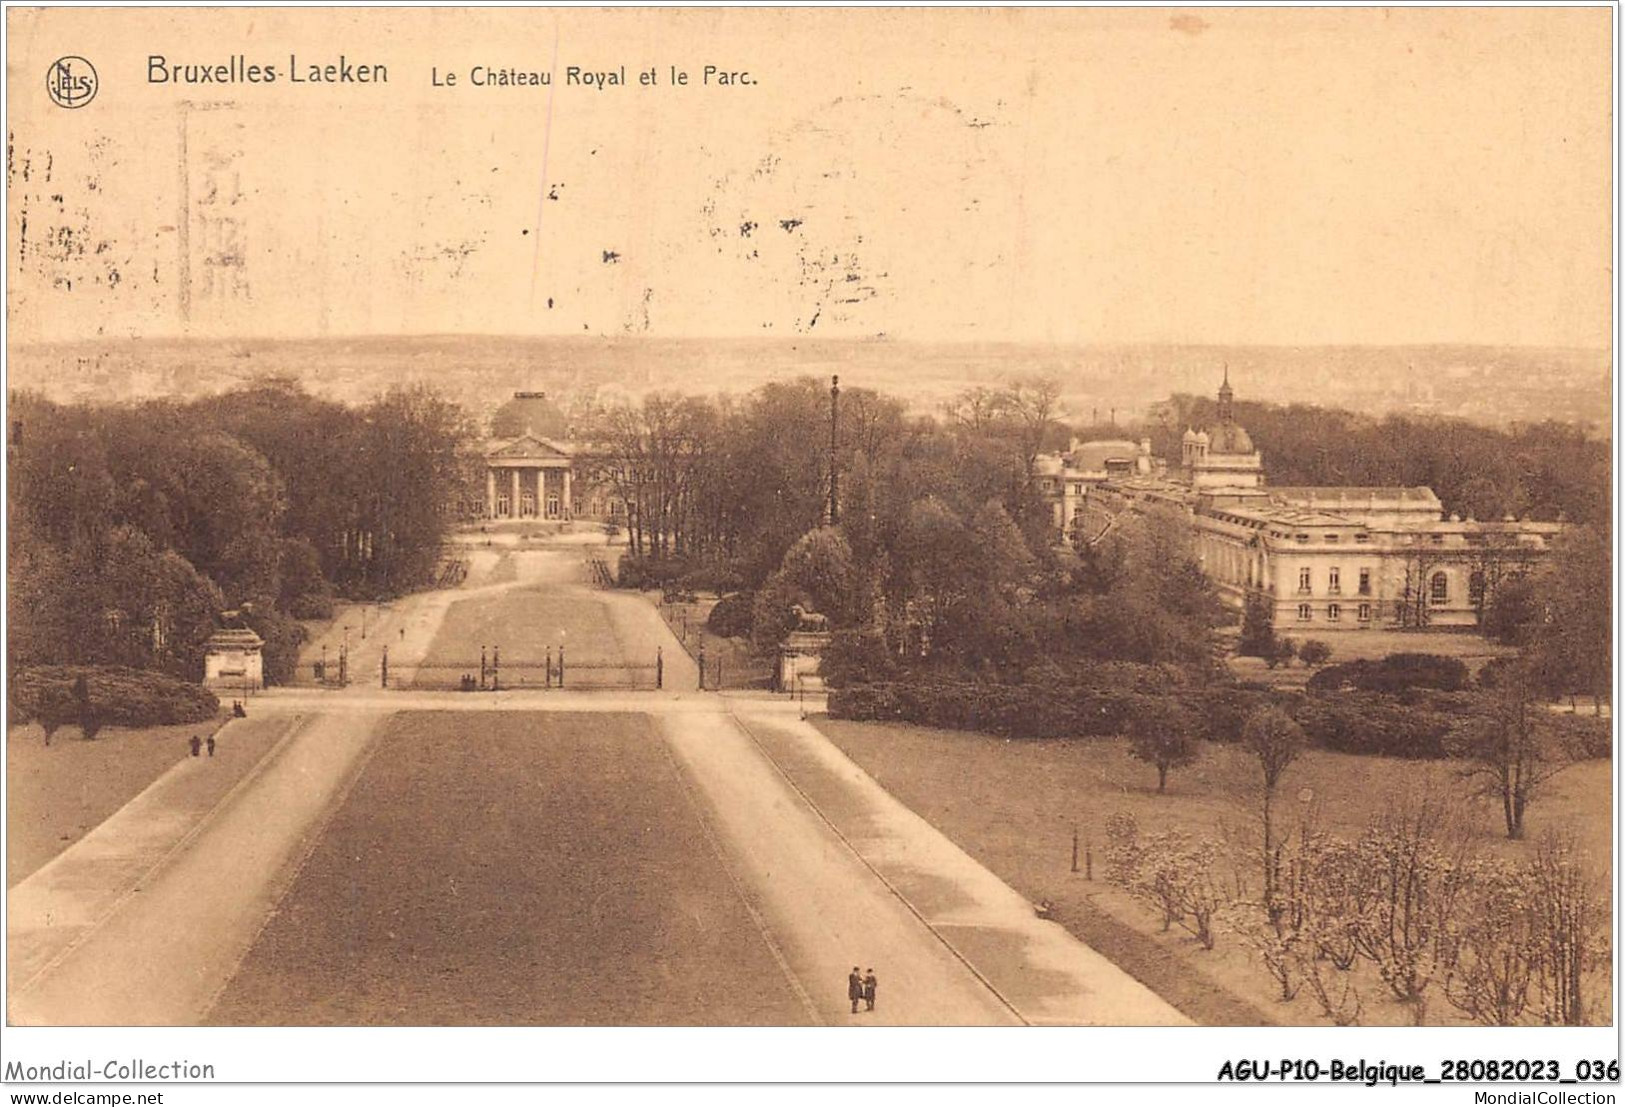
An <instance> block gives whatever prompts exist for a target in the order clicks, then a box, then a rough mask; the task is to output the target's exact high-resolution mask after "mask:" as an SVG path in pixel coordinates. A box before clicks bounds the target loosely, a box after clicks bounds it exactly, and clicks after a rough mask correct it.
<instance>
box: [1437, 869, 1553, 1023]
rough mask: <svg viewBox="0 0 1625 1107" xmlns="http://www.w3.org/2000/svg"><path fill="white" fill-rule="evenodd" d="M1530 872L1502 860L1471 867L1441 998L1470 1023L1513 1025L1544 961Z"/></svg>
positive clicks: (1527, 1001) (1543, 944)
mask: <svg viewBox="0 0 1625 1107" xmlns="http://www.w3.org/2000/svg"><path fill="white" fill-rule="evenodd" d="M1532 875H1533V874H1532V873H1531V872H1530V871H1529V870H1528V869H1527V868H1524V867H1520V866H1517V865H1513V864H1510V863H1508V862H1505V861H1499V860H1491V861H1483V862H1480V863H1479V864H1477V865H1476V866H1474V867H1472V868H1471V869H1470V871H1469V873H1468V880H1467V881H1466V887H1465V889H1464V895H1463V905H1462V909H1461V910H1460V911H1459V912H1458V913H1457V917H1456V920H1455V925H1454V926H1453V927H1452V928H1451V931H1450V937H1449V941H1450V944H1451V948H1450V953H1449V956H1448V957H1447V958H1446V961H1447V969H1446V973H1445V977H1444V981H1443V990H1444V997H1445V999H1447V1000H1448V1001H1449V1002H1450V1004H1451V1005H1452V1006H1454V1007H1455V1008H1456V1009H1457V1010H1459V1011H1461V1012H1462V1013H1463V1014H1465V1015H1467V1016H1468V1017H1469V1018H1471V1019H1472V1020H1473V1021H1474V1022H1478V1023H1482V1024H1483V1025H1485V1026H1513V1025H1516V1024H1517V1023H1518V1021H1519V1020H1520V1019H1521V1018H1522V1016H1523V1013H1524V1010H1525V1009H1526V1008H1527V1007H1528V1006H1529V1000H1530V998H1531V995H1532V990H1533V988H1534V986H1535V984H1536V982H1537V980H1538V978H1539V975H1540V972H1541V969H1542V967H1543V961H1544V958H1545V956H1546V949H1545V943H1544V942H1543V941H1542V933H1541V931H1542V929H1543V927H1542V922H1543V920H1542V918H1541V909H1540V906H1539V905H1538V904H1537V903H1536V902H1535V889H1534V887H1533V886H1532Z"/></svg>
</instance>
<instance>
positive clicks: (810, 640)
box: [778, 630, 830, 692]
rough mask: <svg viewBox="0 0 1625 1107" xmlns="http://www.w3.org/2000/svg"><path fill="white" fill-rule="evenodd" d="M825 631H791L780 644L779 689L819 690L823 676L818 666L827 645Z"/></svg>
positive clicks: (828, 635) (822, 687) (827, 635)
mask: <svg viewBox="0 0 1625 1107" xmlns="http://www.w3.org/2000/svg"><path fill="white" fill-rule="evenodd" d="M829 640H830V634H829V631H827V630H793V631H791V632H790V636H789V637H788V638H786V639H785V640H784V644H783V645H782V646H780V647H779V674H778V675H779V689H780V690H781V691H785V692H794V691H796V690H797V689H801V690H804V691H808V692H822V691H823V690H824V678H823V676H822V675H821V673H820V669H821V666H822V663H823V660H824V650H825V649H827V648H828V647H829Z"/></svg>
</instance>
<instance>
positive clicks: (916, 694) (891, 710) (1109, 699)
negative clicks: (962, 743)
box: [829, 681, 1268, 741]
mask: <svg viewBox="0 0 1625 1107" xmlns="http://www.w3.org/2000/svg"><path fill="white" fill-rule="evenodd" d="M1177 698H1178V699H1179V700H1180V701H1181V702H1182V703H1183V704H1184V705H1185V707H1186V708H1187V709H1188V710H1189V711H1190V714H1191V719H1192V721H1193V722H1194V723H1195V724H1196V727H1197V732H1198V734H1199V736H1200V737H1203V738H1207V739H1209V740H1213V741H1233V740H1234V739H1235V738H1236V737H1237V736H1238V735H1239V734H1240V733H1241V727H1242V723H1243V722H1244V721H1245V720H1246V718H1247V716H1248V715H1249V714H1250V713H1251V712H1252V711H1254V710H1256V709H1257V708H1258V707H1259V706H1261V705H1262V704H1263V703H1264V702H1265V701H1266V699H1267V698H1268V697H1267V694H1266V693H1262V692H1257V691H1253V690H1250V689H1245V688H1237V687H1225V688H1215V689H1209V690H1192V691H1186V692H1184V693H1181V694H1180V695H1179V696H1178V697H1177ZM1143 700H1144V695H1143V694H1142V693H1137V692H1129V691H1121V690H1111V689H1105V688H1070V689H1066V688H1055V687H1048V686H1034V685H1030V684H992V683H980V682H972V681H910V682H885V683H874V684H853V685H848V686H846V687H844V688H835V689H832V690H831V692H830V694H829V713H830V714H831V715H832V716H834V717H835V718H837V719H852V720H855V721H873V722H905V723H919V724H921V725H922V726H935V727H943V728H946V729H950V730H979V731H985V732H986V733H989V734H997V735H1000V736H1002V737H1007V738H1044V737H1070V736H1082V737H1104V736H1106V735H1114V734H1121V733H1123V731H1124V729H1125V728H1126V727H1127V724H1128V722H1129V720H1130V719H1131V718H1132V717H1133V716H1134V713H1135V711H1136V709H1137V708H1138V707H1139V705H1140V704H1141V703H1142V701H1143Z"/></svg>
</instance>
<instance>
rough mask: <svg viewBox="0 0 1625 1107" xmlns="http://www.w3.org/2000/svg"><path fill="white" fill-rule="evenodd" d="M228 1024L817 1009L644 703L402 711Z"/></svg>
mask: <svg viewBox="0 0 1625 1107" xmlns="http://www.w3.org/2000/svg"><path fill="white" fill-rule="evenodd" d="M377 741H378V743H379V744H378V746H377V748H376V752H375V753H374V755H373V756H372V759H371V761H370V762H369V763H368V765H367V768H366V769H365V771H364V772H363V774H362V776H361V777H360V779H359V780H358V781H357V782H356V785H355V787H354V789H353V790H352V791H351V792H350V795H349V797H348V799H347V800H346V801H345V803H344V804H343V806H342V807H341V808H340V809H339V810H338V812H337V813H336V814H335V815H334V817H333V819H332V821H331V822H330V823H329V824H328V826H327V829H326V832H325V834H324V835H323V837H322V839H321V840H320V842H319V843H318V844H317V845H316V848H315V849H314V851H313V852H312V853H311V855H310V858H309V860H308V861H307V863H306V864H305V866H304V869H303V870H302V872H301V873H300V874H299V876H298V878H297V880H296V881H295V883H294V885H293V887H292V888H291V889H290V890H289V892H288V894H287V896H286V898H285V899H284V900H283V902H282V903H281V905H280V906H279V908H278V909H277V911H276V913H275V914H274V915H273V917H272V919H271V920H270V922H269V924H268V925H267V927H266V929H265V930H264V932H263V933H262V934H261V935H260V937H259V939H258V941H257V942H256V943H255V945H254V947H253V948H252V949H251V950H250V952H249V955H248V956H247V958H246V959H245V960H244V962H243V965H242V967H241V969H240V970H239V972H238V974H237V975H236V977H235V978H234V979H233V980H232V982H231V983H230V985H228V987H227V989H226V991H225V992H224V994H223V995H222V997H221V999H220V1001H219V1003H218V1004H217V1005H216V1007H215V1009H214V1010H213V1011H212V1012H211V1015H210V1020H209V1021H210V1022H212V1023H215V1024H224V1025H235V1024H259V1025H266V1024H271V1025H275V1024H292V1025H338V1024H362V1025H526V1024H536V1025H574V1024H589V1025H645V1024H649V1025H734V1024H756V1025H761V1024H767V1025H781V1024H788V1023H804V1022H805V1021H806V1013H805V1011H804V1010H803V1008H802V1007H801V1005H800V1004H799V1002H798V1001H797V1000H796V998H795V996H794V994H793V993H792V991H791V989H790V986H789V984H788V982H787V981H786V980H785V977H784V974H783V972H782V971H781V970H780V968H779V966H778V963H777V961H776V960H775V959H774V957H773V956H772V953H771V951H770V950H769V948H768V946H767V944H766V941H765V940H764V938H763V937H762V935H761V933H760V931H759V930H758V929H757V927H756V924H755V922H754V921H753V920H752V919H751V917H750V915H749V913H748V912H747V910H746V909H745V906H744V904H743V903H742V902H741V900H740V896H739V893H738V891H737V890H736V888H735V887H734V885H733V883H732V880H731V879H730V877H729V875H728V873H727V871H726V869H725V868H724V867H723V865H722V864H721V863H720V861H719V859H718V858H717V856H716V854H715V852H714V850H713V847H712V845H711V843H710V841H709V839H708V838H707V836H706V834H705V831H704V828H703V826H702V825H701V823H700V821H699V816H698V814H697V813H696V811H695V810H694V808H693V806H692V804H691V802H690V800H689V798H688V797H687V795H686V794H685V791H684V788H683V784H682V782H681V780H680V779H679V777H678V775H677V770H676V768H675V767H674V766H673V765H672V763H671V761H670V759H669V758H668V757H667V755H666V752H665V750H664V747H663V740H662V739H661V737H660V736H659V735H658V733H656V732H655V730H654V728H653V727H652V726H651V724H650V723H649V722H648V720H647V719H645V718H644V717H643V716H640V715H612V714H563V713H557V714H555V713H518V712H515V713H501V714H494V715H485V714H481V715H479V716H478V717H477V718H476V717H472V716H470V715H468V714H465V713H457V712H422V713H409V714H401V715H397V716H395V717H394V718H393V719H392V720H391V721H390V722H389V724H387V726H386V728H385V730H384V732H383V733H382V734H380V736H379V738H378V739H377Z"/></svg>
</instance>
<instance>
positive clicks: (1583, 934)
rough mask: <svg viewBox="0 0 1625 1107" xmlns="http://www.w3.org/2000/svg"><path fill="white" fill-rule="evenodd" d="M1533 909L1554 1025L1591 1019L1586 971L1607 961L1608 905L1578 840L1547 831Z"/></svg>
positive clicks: (1545, 1010)
mask: <svg viewBox="0 0 1625 1107" xmlns="http://www.w3.org/2000/svg"><path fill="white" fill-rule="evenodd" d="M1532 868H1533V879H1532V882H1531V883H1532V885H1533V887H1532V889H1531V891H1532V893H1533V894H1532V897H1531V903H1532V905H1533V909H1534V910H1535V911H1537V912H1539V915H1540V925H1539V935H1540V938H1541V940H1542V943H1543V949H1542V950H1541V961H1540V974H1539V991H1540V998H1541V1008H1542V1017H1543V1019H1544V1021H1545V1022H1546V1023H1548V1024H1556V1025H1562V1026H1580V1025H1583V1024H1584V1023H1585V1021H1586V1004H1585V981H1586V975H1587V973H1588V972H1590V970H1591V969H1593V968H1594V967H1596V966H1597V965H1599V964H1602V965H1606V964H1607V954H1608V926H1609V918H1608V910H1607V907H1606V905H1605V904H1604V902H1603V900H1602V898H1601V897H1600V896H1599V895H1598V894H1597V892H1596V889H1595V887H1594V886H1593V883H1592V881H1591V879H1590V878H1589V876H1588V875H1587V874H1586V872H1585V869H1584V867H1583V866H1582V865H1581V862H1580V857H1579V854H1578V850H1577V848H1576V846H1575V843H1574V839H1573V838H1572V837H1568V836H1562V835H1557V834H1546V835H1544V836H1543V837H1542V838H1541V840H1540V844H1539V847H1538V849H1537V851H1536V853H1535V860H1534V863H1533V866H1532Z"/></svg>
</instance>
